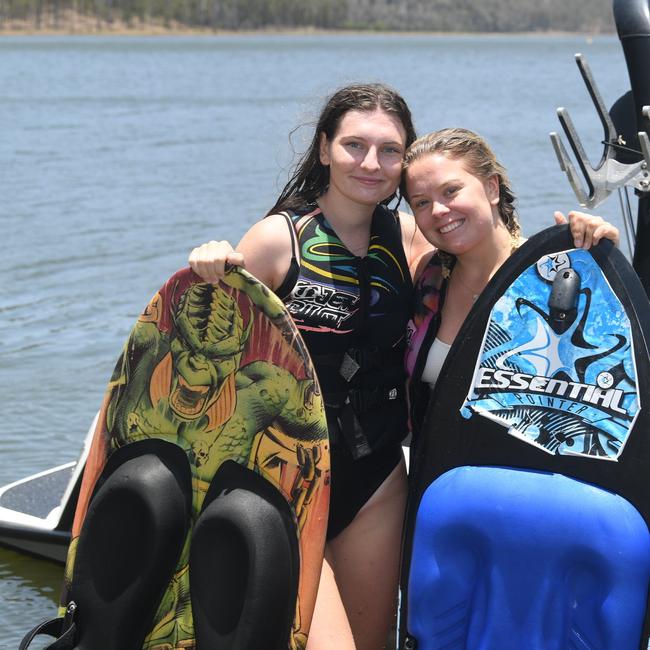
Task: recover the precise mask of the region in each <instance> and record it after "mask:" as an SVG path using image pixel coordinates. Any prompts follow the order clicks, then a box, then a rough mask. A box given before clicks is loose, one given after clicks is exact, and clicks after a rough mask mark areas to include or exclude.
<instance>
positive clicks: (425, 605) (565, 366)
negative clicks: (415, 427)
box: [399, 227, 650, 650]
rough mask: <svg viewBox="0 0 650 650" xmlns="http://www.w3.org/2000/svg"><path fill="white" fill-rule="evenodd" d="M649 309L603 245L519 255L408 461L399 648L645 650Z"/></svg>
mask: <svg viewBox="0 0 650 650" xmlns="http://www.w3.org/2000/svg"><path fill="white" fill-rule="evenodd" d="M648 340H650V303H648V299H647V297H646V295H645V292H644V290H643V287H642V286H641V283H640V282H639V280H638V278H637V276H636V275H635V273H634V271H633V270H632V268H631V267H630V265H629V264H628V262H627V261H626V260H625V258H624V257H623V255H622V254H621V253H620V252H619V251H618V250H617V249H615V248H614V247H613V246H612V245H611V243H610V242H603V243H601V244H600V245H599V246H597V247H595V248H593V249H592V250H591V251H589V252H586V251H583V250H579V249H574V248H573V244H572V241H571V238H570V235H569V232H568V228H567V227H554V228H550V229H548V230H546V231H544V232H542V233H540V234H539V235H537V236H535V237H533V238H531V239H530V240H529V241H528V242H526V244H524V245H523V246H522V247H521V248H520V249H519V250H518V251H517V252H516V253H515V254H514V255H513V256H512V257H511V258H510V259H509V260H508V261H507V262H506V263H505V264H504V265H503V267H502V268H501V269H500V270H499V272H498V273H497V274H496V275H495V276H494V278H493V279H492V281H491V282H490V284H489V285H488V287H487V288H486V290H485V291H484V293H483V294H482V295H481V297H480V298H479V300H478V301H477V302H476V304H475V305H474V307H473V309H472V311H471V313H470V314H469V316H468V317H467V319H466V321H465V323H464V325H463V327H462V329H461V331H460V332H459V335H458V336H457V338H456V342H455V343H454V345H453V346H452V349H451V350H450V352H449V355H448V357H447V360H446V362H445V365H444V367H443V369H442V372H441V375H440V378H439V380H438V383H437V385H436V388H435V391H434V393H433V394H432V396H431V400H430V403H429V406H428V410H427V413H426V417H425V420H424V425H423V427H422V431H421V433H420V436H419V438H418V440H417V441H416V442H415V447H414V453H413V456H412V459H411V484H410V491H409V502H408V508H407V525H406V534H405V543H404V549H403V561H402V583H401V608H400V625H399V647H400V648H405V649H414V648H417V649H418V650H442V649H443V648H444V649H445V650H448V649H451V648H467V649H468V650H473V649H477V650H478V649H479V648H480V649H481V650H508V649H512V650H520V649H522V648H526V649H527V650H536V649H539V650H551V649H553V650H554V649H563V648H566V649H567V650H568V649H569V648H571V649H573V648H579V649H584V650H587V649H592V648H593V649H595V648H598V649H599V650H621V649H626V650H627V649H629V650H636V649H637V648H643V649H644V650H645V649H646V648H647V647H648V639H649V629H648V588H649V586H650V532H649V531H648V523H649V522H650V472H649V471H648V467H649V466H650V437H649V436H648V432H649V429H650V426H649V425H650V422H649V415H648V404H647V400H648V399H649V396H648V385H649V383H648V382H649V378H650V361H649V357H648V345H647V341H648Z"/></svg>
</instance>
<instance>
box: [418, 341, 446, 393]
mask: <svg viewBox="0 0 650 650" xmlns="http://www.w3.org/2000/svg"><path fill="white" fill-rule="evenodd" d="M449 348H451V345H450V344H449V343H444V342H443V341H441V340H440V339H439V338H437V337H436V338H435V339H433V343H432V344H431V347H430V348H429V354H428V355H427V362H426V363H425V364H424V370H423V371H422V381H426V382H427V383H429V384H430V385H431V388H433V387H434V386H435V385H436V382H437V381H438V377H439V376H440V370H441V368H442V364H443V363H444V362H445V359H446V358H447V354H448V352H449Z"/></svg>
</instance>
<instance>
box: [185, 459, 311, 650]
mask: <svg viewBox="0 0 650 650" xmlns="http://www.w3.org/2000/svg"><path fill="white" fill-rule="evenodd" d="M299 572H300V555H299V547H298V536H297V532H296V524H295V519H294V517H293V514H292V511H291V508H290V506H289V504H288V503H287V501H286V499H285V498H284V497H283V496H282V494H281V493H280V492H278V490H277V489H276V488H275V487H274V486H273V485H271V483H269V482H268V481H266V480H265V479H263V478H262V477H261V476H259V475H258V474H256V473H255V472H253V471H251V470H249V469H247V468H245V467H242V466H240V465H238V464H237V463H235V462H233V461H227V462H226V463H224V464H223V465H222V466H221V467H220V468H219V470H218V472H217V473H216V474H215V476H214V478H213V480H212V483H211V484H210V488H209V490H208V493H207V495H206V499H205V502H204V504H203V508H202V512H201V515H200V516H199V518H198V520H197V522H196V524H195V526H194V531H193V535H192V545H191V549H190V584H191V585H192V611H193V614H194V625H195V630H196V648H197V650H235V649H236V650H276V649H277V650H280V649H282V650H285V649H286V648H287V647H288V642H289V635H290V631H291V625H292V622H293V618H294V613H295V609H296V598H297V593H298V577H299Z"/></svg>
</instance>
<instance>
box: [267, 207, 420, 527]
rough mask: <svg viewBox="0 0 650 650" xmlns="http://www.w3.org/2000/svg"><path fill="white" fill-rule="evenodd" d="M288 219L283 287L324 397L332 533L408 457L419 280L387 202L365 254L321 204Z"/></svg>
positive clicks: (380, 210)
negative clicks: (407, 374) (409, 359)
mask: <svg viewBox="0 0 650 650" xmlns="http://www.w3.org/2000/svg"><path fill="white" fill-rule="evenodd" d="M290 221H291V226H292V227H291V232H292V238H293V241H294V245H296V244H297V246H298V250H299V256H297V255H296V253H295V250H294V255H293V258H292V261H291V265H290V269H289V273H288V274H287V277H286V278H285V280H284V282H283V283H282V286H281V287H279V288H278V291H277V293H278V295H279V296H280V297H281V298H282V299H283V300H284V302H285V304H286V305H287V308H288V310H289V312H290V313H291V315H292V316H293V319H294V321H295V323H296V325H297V326H298V329H299V330H300V332H301V334H302V336H303V338H304V340H305V343H306V344H307V348H308V349H309V352H310V354H311V356H312V359H313V361H314V365H315V367H316V371H317V374H318V378H319V382H320V384H321V388H322V390H323V395H324V398H325V404H326V407H327V416H328V424H329V430H330V440H331V453H332V494H331V499H330V519H329V525H328V539H332V538H333V537H335V536H336V535H338V533H340V532H341V531H342V530H343V529H344V528H345V527H346V526H347V525H348V524H349V523H350V522H351V521H352V520H353V519H354V517H355V515H356V514H357V512H358V511H359V510H360V509H361V507H362V506H363V505H364V504H365V503H366V502H367V501H368V499H369V498H370V497H371V496H372V494H373V493H374V492H375V490H376V489H377V488H378V487H379V486H380V485H381V484H382V483H383V482H384V481H385V479H386V477H387V476H388V475H389V474H390V473H391V472H392V471H393V469H394V468H395V467H396V466H397V464H398V463H399V461H400V459H401V457H402V454H401V444H400V443H401V440H402V438H403V437H404V436H405V435H406V433H407V408H406V399H405V394H404V365H403V359H404V339H405V332H406V323H407V321H408V317H409V311H410V304H411V302H410V300H411V293H412V283H411V277H410V273H409V270H408V264H407V261H406V256H405V255H404V250H403V247H402V240H401V228H400V224H399V221H398V219H397V217H396V216H395V214H394V213H393V212H392V211H390V210H389V209H388V208H386V207H384V206H378V207H377V209H376V210H375V213H374V215H373V220H372V225H371V231H370V244H369V247H368V253H367V255H366V257H364V258H361V257H356V256H354V255H352V253H351V252H350V251H348V249H347V248H346V247H345V245H344V244H343V243H342V242H341V240H340V239H339V238H338V236H337V235H336V233H335V232H334V230H333V229H332V227H331V226H330V225H329V223H328V222H327V220H326V219H325V217H324V215H323V214H322V212H321V211H320V209H319V208H317V207H314V206H312V207H311V208H309V209H308V210H305V211H304V212H301V213H297V214H292V215H290ZM296 234H297V242H296V237H295V235H296Z"/></svg>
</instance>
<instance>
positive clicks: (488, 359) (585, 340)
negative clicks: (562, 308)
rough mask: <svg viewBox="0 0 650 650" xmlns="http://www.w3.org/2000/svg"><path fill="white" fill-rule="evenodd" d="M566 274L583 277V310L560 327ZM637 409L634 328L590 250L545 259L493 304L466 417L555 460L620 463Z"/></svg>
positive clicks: (579, 299) (579, 289) (579, 305)
mask: <svg viewBox="0 0 650 650" xmlns="http://www.w3.org/2000/svg"><path fill="white" fill-rule="evenodd" d="M569 269H572V270H573V271H574V274H572V275H569V273H568V272H567V271H568V270H569ZM558 274H560V277H562V274H565V275H566V276H567V277H568V278H575V277H576V274H577V285H576V288H575V292H576V295H575V300H576V304H575V313H574V314H573V315H572V317H571V318H570V319H569V320H571V321H572V322H570V323H569V322H568V321H567V319H566V317H565V319H564V320H561V321H559V323H560V324H559V325H555V323H554V320H553V316H552V314H551V313H550V308H549V300H550V297H551V294H552V291H553V287H554V284H553V282H554V280H555V279H556V277H558ZM639 408H640V398H639V392H638V389H637V373H636V368H635V363H634V351H633V341H632V331H631V327H630V321H629V319H628V317H627V315H626V313H625V310H624V308H623V306H622V305H621V303H620V301H619V300H618V298H617V297H616V295H615V294H614V292H613V291H612V289H611V287H610V286H609V284H608V282H607V280H606V279H605V277H604V275H603V274H602V272H601V270H600V268H599V267H598V265H597V264H596V262H595V261H594V259H593V257H592V256H591V255H590V254H589V253H587V252H586V251H583V250H569V251H563V252H559V253H556V254H553V255H545V256H544V257H542V258H541V259H540V260H538V261H537V263H536V264H533V265H531V266H530V267H529V268H528V269H526V271H525V272H524V273H522V274H521V275H520V276H519V277H518V278H517V279H516V280H515V282H513V284H512V285H511V286H510V287H509V288H508V290H507V291H506V292H505V293H504V294H503V296H502V297H501V298H500V299H499V300H498V301H497V302H496V304H495V305H494V308H493V309H492V311H491V313H490V320H489V322H488V327H487V329H486V332H485V337H484V339H483V345H482V347H481V352H480V356H479V359H478V363H477V366H476V370H475V372H474V377H473V380H472V383H471V388H470V392H469V394H468V395H467V398H466V399H465V403H464V404H463V407H462V414H463V416H464V417H467V418H469V417H472V415H473V414H475V413H478V414H479V415H481V416H483V417H486V418H489V419H492V420H494V421H496V422H499V423H500V424H502V425H503V426H504V427H506V428H507V429H508V432H509V433H511V434H512V435H514V436H516V437H518V438H520V439H522V440H524V441H526V442H529V443H530V444H533V445H536V446H538V447H540V448H541V449H544V450H545V451H547V452H549V453H551V454H574V455H581V456H589V457H595V458H601V459H611V460H616V459H617V458H618V457H619V455H620V453H621V451H622V450H623V448H624V446H625V442H626V440H627V438H628V436H629V433H630V431H631V429H632V427H633V425H634V421H635V419H636V416H637V413H638V411H639Z"/></svg>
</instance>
